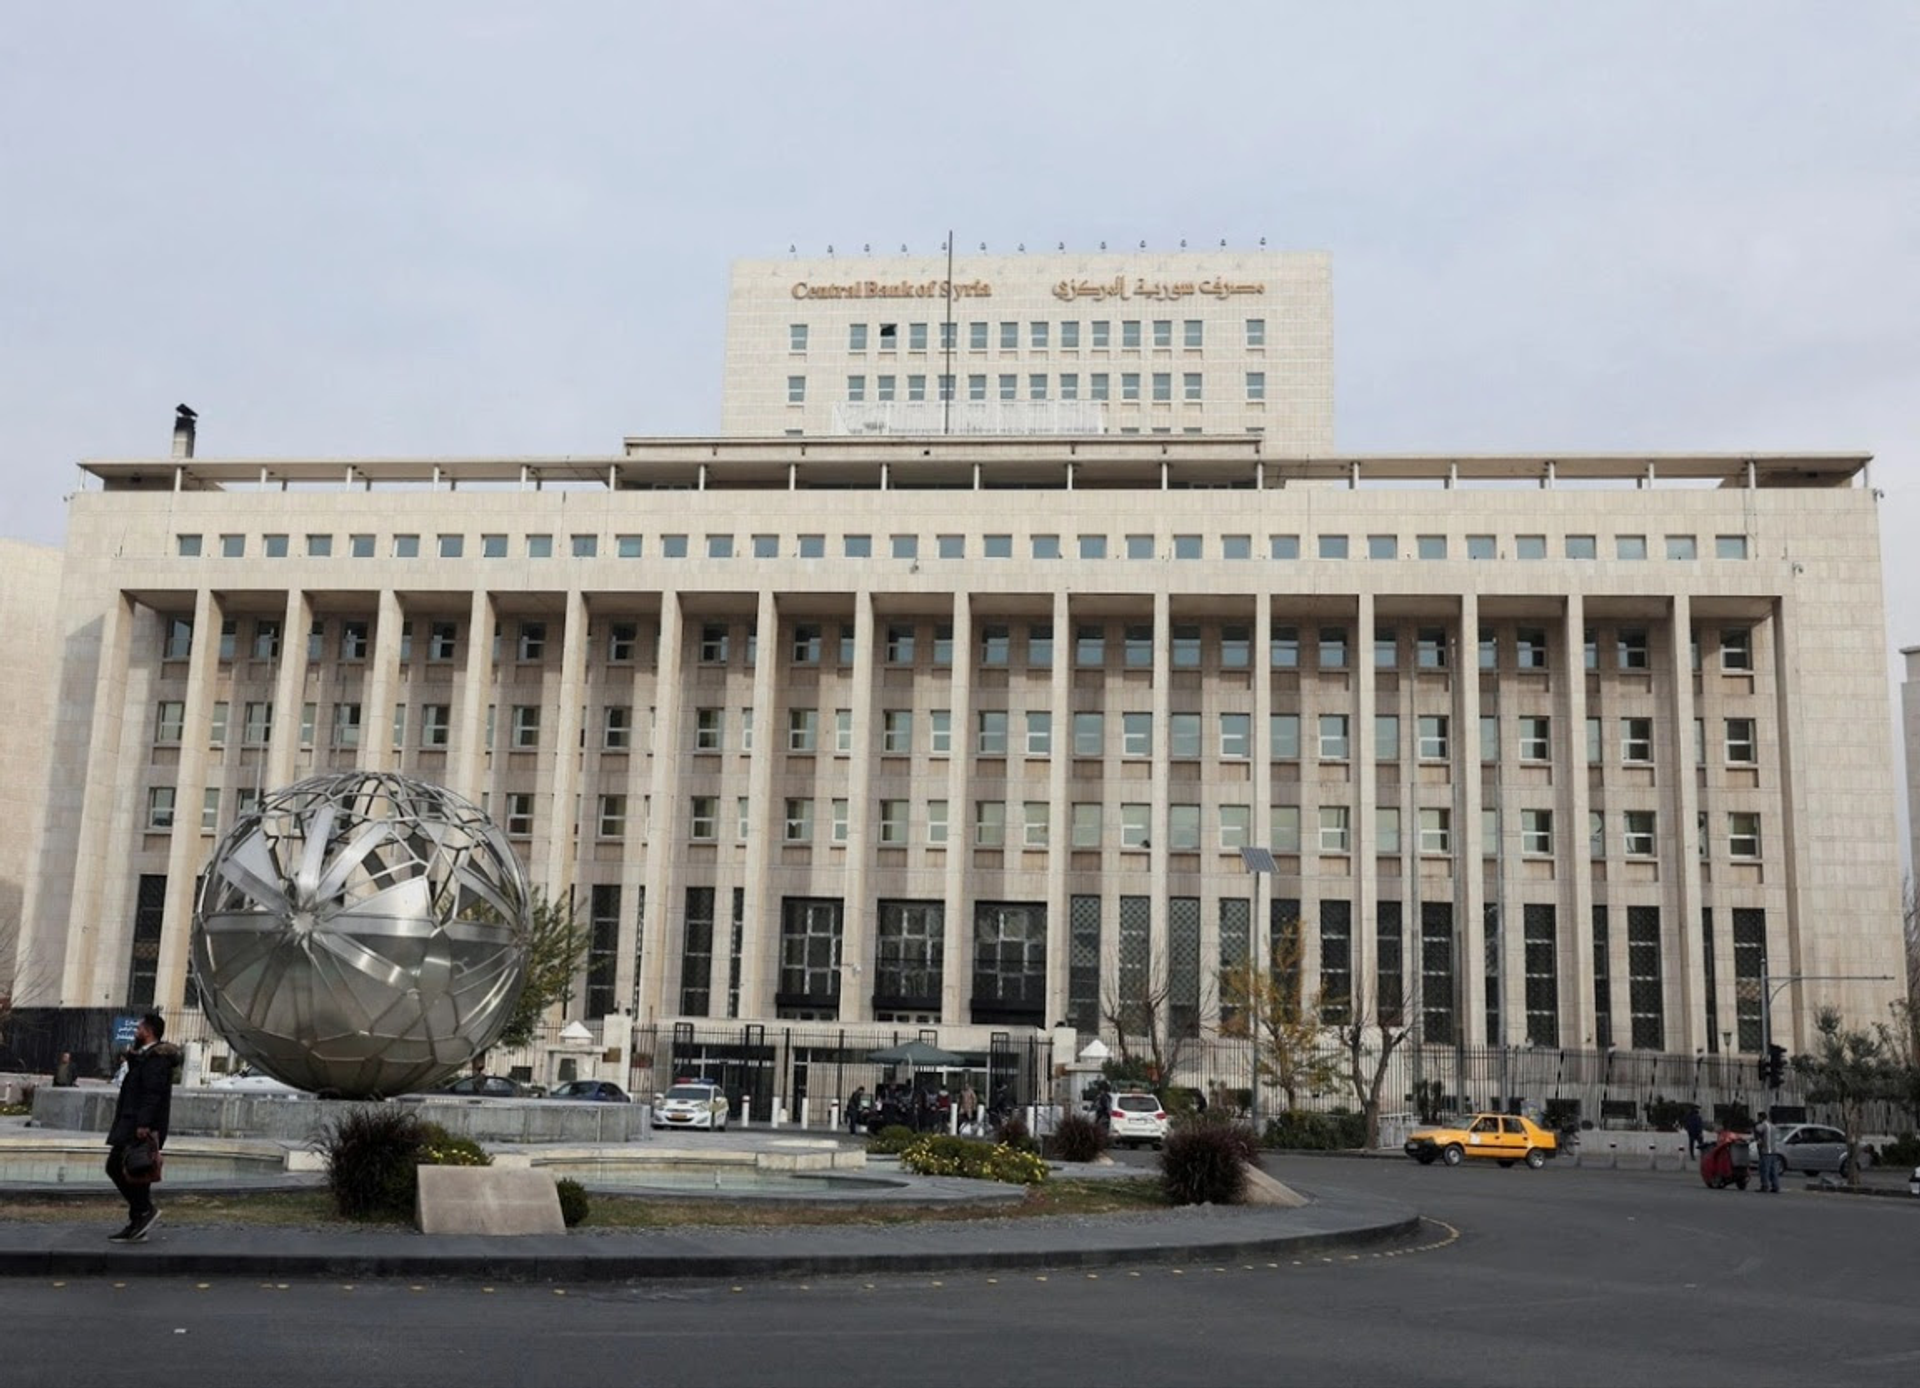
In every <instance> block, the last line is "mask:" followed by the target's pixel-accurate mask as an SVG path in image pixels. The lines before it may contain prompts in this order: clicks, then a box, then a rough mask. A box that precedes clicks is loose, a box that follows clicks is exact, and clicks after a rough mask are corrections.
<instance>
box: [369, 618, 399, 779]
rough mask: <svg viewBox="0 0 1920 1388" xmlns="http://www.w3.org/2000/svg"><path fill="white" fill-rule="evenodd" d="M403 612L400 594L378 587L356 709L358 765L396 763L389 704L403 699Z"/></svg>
mask: <svg viewBox="0 0 1920 1388" xmlns="http://www.w3.org/2000/svg"><path fill="white" fill-rule="evenodd" d="M404 620H405V615H404V613H403V612H402V611H401V607H400V595H399V594H398V593H396V592H394V591H393V589H391V588H382V589H381V590H380V615H379V617H378V618H377V619H376V620H375V622H374V627H373V664H372V666H371V668H369V669H368V671H367V693H366V699H365V701H364V703H363V704H362V705H361V713H360V724H361V727H360V769H361V770H363V771H391V770H393V769H394V767H395V766H396V765H397V763H398V757H397V756H396V754H395V752H394V748H393V706H394V703H395V702H396V697H397V698H398V699H401V700H404V698H405V697H406V695H405V691H404V689H403V687H402V686H401V683H400V624H401V622H402V621H404Z"/></svg>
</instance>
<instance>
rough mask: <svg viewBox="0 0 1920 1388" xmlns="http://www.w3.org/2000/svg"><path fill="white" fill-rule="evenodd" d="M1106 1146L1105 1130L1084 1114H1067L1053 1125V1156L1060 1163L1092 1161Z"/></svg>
mask: <svg viewBox="0 0 1920 1388" xmlns="http://www.w3.org/2000/svg"><path fill="white" fill-rule="evenodd" d="M1106 1146H1107V1134H1106V1130H1105V1129H1104V1128H1102V1127H1101V1126H1100V1125H1099V1124H1098V1123H1096V1122H1094V1121H1093V1120H1092V1119H1091V1118H1089V1117H1087V1115H1086V1114H1084V1113H1069V1114H1067V1115H1066V1116H1064V1117H1063V1118H1061V1120H1060V1121H1059V1122H1058V1123H1055V1124H1054V1125H1053V1154H1054V1155H1055V1156H1056V1157H1058V1158H1059V1159H1060V1160H1061V1161H1072V1162H1088V1161H1092V1160H1093V1159H1094V1158H1095V1157H1097V1156H1099V1155H1100V1153H1101V1152H1103V1151H1104V1150H1106Z"/></svg>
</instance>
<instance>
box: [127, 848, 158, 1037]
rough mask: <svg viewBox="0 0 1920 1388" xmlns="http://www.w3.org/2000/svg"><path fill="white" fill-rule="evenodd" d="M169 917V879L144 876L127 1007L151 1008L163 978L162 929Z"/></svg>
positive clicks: (138, 900) (137, 907)
mask: <svg viewBox="0 0 1920 1388" xmlns="http://www.w3.org/2000/svg"><path fill="white" fill-rule="evenodd" d="M166 914H167V875H166V874H165V873H164V872H143V873H141V874H140V883H139V886H138V887H137V888H136V889H135V891H134V896H133V948H132V950H131V952H130V953H129V955H128V958H127V1006H128V1007H151V1006H153V997H154V991H155V985H156V983H157V981H158V979H159V976H160V925H161V922H162V921H163V920H164V919H165V917H166Z"/></svg>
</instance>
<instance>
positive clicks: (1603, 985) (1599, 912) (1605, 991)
mask: <svg viewBox="0 0 1920 1388" xmlns="http://www.w3.org/2000/svg"><path fill="white" fill-rule="evenodd" d="M1611 953H1612V951H1611V948H1610V946H1609V945H1608V942H1607V908H1606V907H1605V906H1602V905H1600V904H1599V903H1597V902H1596V903H1595V904H1594V908H1593V1041H1594V1044H1595V1045H1596V1046H1599V1047H1600V1048H1601V1049H1602V1050H1611V1049H1612V1048H1613V976H1612V973H1611V971H1610V970H1609V967H1608V963H1609V956H1610V955H1611Z"/></svg>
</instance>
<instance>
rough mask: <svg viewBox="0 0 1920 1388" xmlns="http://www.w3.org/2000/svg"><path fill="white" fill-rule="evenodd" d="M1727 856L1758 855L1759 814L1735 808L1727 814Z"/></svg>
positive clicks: (1744, 856)
mask: <svg viewBox="0 0 1920 1388" xmlns="http://www.w3.org/2000/svg"><path fill="white" fill-rule="evenodd" d="M1727 856H1728V857H1730V858H1758V857H1759V856H1760V816H1759V815H1758V814H1755V813H1752V812H1750V811H1745V810H1735V811H1734V812H1732V813H1731V814H1729V815H1728V816H1727Z"/></svg>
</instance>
